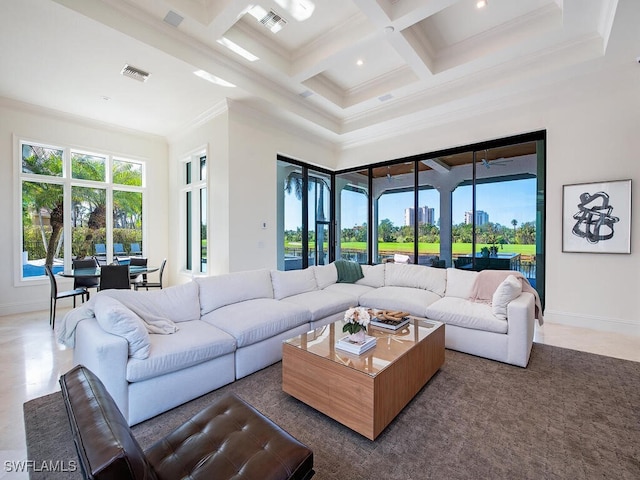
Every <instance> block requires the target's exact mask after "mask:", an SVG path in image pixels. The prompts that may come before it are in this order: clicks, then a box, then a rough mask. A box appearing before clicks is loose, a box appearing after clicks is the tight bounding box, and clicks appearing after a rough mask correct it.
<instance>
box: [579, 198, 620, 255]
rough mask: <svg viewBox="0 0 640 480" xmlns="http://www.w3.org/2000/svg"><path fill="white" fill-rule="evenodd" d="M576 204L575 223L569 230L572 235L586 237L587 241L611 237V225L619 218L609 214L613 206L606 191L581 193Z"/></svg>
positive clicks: (597, 240) (596, 241)
mask: <svg viewBox="0 0 640 480" xmlns="http://www.w3.org/2000/svg"><path fill="white" fill-rule="evenodd" d="M598 202H600V203H598ZM576 206H577V207H578V212H576V213H574V214H573V219H574V220H576V223H575V225H574V226H573V229H572V230H571V232H572V233H573V234H574V235H576V236H578V237H580V238H584V239H586V240H587V242H589V243H598V242H600V241H603V240H610V239H611V238H613V233H614V231H613V225H614V224H615V223H617V222H618V221H620V219H619V218H618V217H614V216H613V215H611V212H612V211H613V207H612V206H611V205H609V195H608V194H607V193H605V192H597V193H594V194H593V195H591V194H589V193H588V192H584V193H581V194H580V203H578V205H576Z"/></svg>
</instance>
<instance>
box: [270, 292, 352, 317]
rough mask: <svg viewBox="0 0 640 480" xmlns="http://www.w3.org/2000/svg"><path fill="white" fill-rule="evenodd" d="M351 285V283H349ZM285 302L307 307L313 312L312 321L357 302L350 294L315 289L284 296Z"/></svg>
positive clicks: (340, 310)
mask: <svg viewBox="0 0 640 480" xmlns="http://www.w3.org/2000/svg"><path fill="white" fill-rule="evenodd" d="M349 285H350V284H349ZM282 301H283V302H290V303H294V304H296V305H299V306H301V307H303V308H306V309H307V310H309V311H310V312H311V321H314V322H315V321H318V320H322V319H323V318H326V317H328V316H329V315H333V314H336V313H339V312H344V311H346V310H347V309H348V308H349V307H353V306H354V305H356V303H355V302H354V301H353V297H351V296H350V295H344V294H342V293H338V292H335V291H326V290H315V291H313V292H306V293H300V294H298V295H292V296H291V297H287V298H283V299H282Z"/></svg>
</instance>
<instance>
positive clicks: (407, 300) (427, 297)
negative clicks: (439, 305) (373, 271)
mask: <svg viewBox="0 0 640 480" xmlns="http://www.w3.org/2000/svg"><path fill="white" fill-rule="evenodd" d="M389 265H391V264H387V266H389ZM420 268H428V267H420ZM439 299H440V296H439V295H437V294H435V293H433V292H431V291H429V290H422V289H421V288H408V287H380V288H376V289H374V290H371V291H370V292H368V293H365V294H364V295H362V296H361V297H360V305H363V306H366V307H371V308H379V309H380V310H402V311H404V312H409V313H411V314H412V315H416V316H418V317H425V316H426V312H427V306H428V305H430V304H432V303H433V302H435V301H437V300H439Z"/></svg>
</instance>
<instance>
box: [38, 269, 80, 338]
mask: <svg viewBox="0 0 640 480" xmlns="http://www.w3.org/2000/svg"><path fill="white" fill-rule="evenodd" d="M44 270H45V272H46V273H47V277H49V283H50V285H51V298H50V300H49V325H51V328H55V326H56V306H57V303H58V299H60V298H70V297H73V307H74V308H75V306H76V297H77V296H78V295H80V296H82V301H83V302H84V296H85V295H86V296H87V298H89V292H87V289H86V288H84V287H81V288H75V289H73V290H65V291H63V292H59V291H58V282H56V277H55V276H54V274H53V271H52V270H51V267H50V266H49V265H45V266H44Z"/></svg>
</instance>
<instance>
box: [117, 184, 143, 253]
mask: <svg viewBox="0 0 640 480" xmlns="http://www.w3.org/2000/svg"><path fill="white" fill-rule="evenodd" d="M132 243H138V244H139V245H142V193H140V192H127V191H121V190H114V191H113V247H114V255H118V256H119V255H128V254H129V252H130V250H131V244H132ZM117 244H120V245H121V246H122V249H123V250H124V252H125V253H124V254H123V253H121V252H120V251H119V249H118V245H117Z"/></svg>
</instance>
